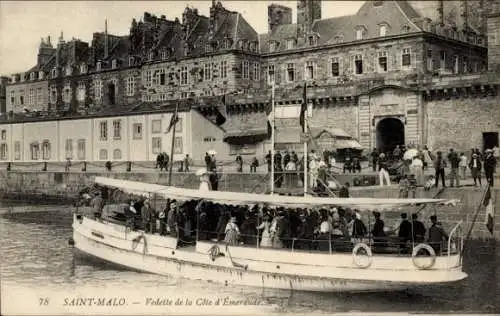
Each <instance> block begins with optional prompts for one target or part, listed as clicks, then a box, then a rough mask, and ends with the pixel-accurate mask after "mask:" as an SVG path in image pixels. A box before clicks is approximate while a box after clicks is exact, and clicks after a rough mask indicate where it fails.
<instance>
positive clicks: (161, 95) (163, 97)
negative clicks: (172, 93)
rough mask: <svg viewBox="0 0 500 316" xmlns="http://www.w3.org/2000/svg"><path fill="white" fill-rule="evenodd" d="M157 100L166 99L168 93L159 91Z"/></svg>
mask: <svg viewBox="0 0 500 316" xmlns="http://www.w3.org/2000/svg"><path fill="white" fill-rule="evenodd" d="M158 100H159V101H166V100H168V94H167V93H160V95H159V96H158Z"/></svg>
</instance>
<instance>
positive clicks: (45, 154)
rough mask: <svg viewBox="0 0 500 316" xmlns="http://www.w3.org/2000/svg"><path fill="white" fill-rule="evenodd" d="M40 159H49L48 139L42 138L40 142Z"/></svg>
mask: <svg viewBox="0 0 500 316" xmlns="http://www.w3.org/2000/svg"><path fill="white" fill-rule="evenodd" d="M42 159H43V160H49V159H50V142H49V141H48V140H44V141H43V142H42Z"/></svg>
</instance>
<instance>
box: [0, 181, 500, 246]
mask: <svg viewBox="0 0 500 316" xmlns="http://www.w3.org/2000/svg"><path fill="white" fill-rule="evenodd" d="M96 176H104V177H111V178H116V179H124V180H132V181H141V182H146V183H155V184H167V183H168V174H167V173H160V174H159V173H122V172H118V173H115V172H111V173H98V172H87V173H77V172H74V173H71V172H70V173H64V172H6V171H1V172H0V178H1V179H2V181H1V182H0V199H1V198H9V197H12V196H14V197H17V198H18V199H21V198H22V197H24V198H25V199H32V198H34V197H45V198H46V199H52V200H53V199H54V198H58V199H60V200H61V201H64V200H71V199H74V198H75V197H76V196H77V195H78V192H79V191H80V190H81V189H83V188H84V187H86V186H88V185H92V184H93V181H94V179H95V177H96ZM267 181H268V180H267V178H266V176H265V175H262V174H231V173H229V174H224V175H223V176H222V178H221V180H220V183H219V189H220V190H225V191H245V192H256V193H261V192H264V191H265V190H266V188H267ZM198 184H199V182H198V177H196V176H195V175H194V174H187V173H174V175H173V178H172V185H174V186H178V187H185V188H197V187H198ZM398 192H399V190H398V187H396V186H394V187H390V188H387V187H385V188H380V187H355V188H352V189H351V195H352V196H353V197H373V198H397V196H398ZM494 192H495V194H494V198H495V199H494V200H495V201H496V203H495V204H496V205H495V209H496V210H499V211H497V212H496V217H495V221H496V225H495V229H496V230H495V235H494V236H495V238H496V239H497V240H500V190H496V191H494ZM434 194H435V192H426V191H423V190H419V191H418V192H417V197H422V198H431V197H433V196H434ZM482 195H483V190H481V189H478V188H460V189H458V188H455V189H453V188H448V189H446V191H445V192H444V193H443V194H441V195H440V196H439V197H440V198H445V199H459V200H460V201H461V202H460V204H459V205H458V206H454V207H449V206H427V207H425V208H424V209H422V210H421V211H420V213H419V217H420V218H421V219H422V221H424V222H425V224H426V225H428V222H429V216H430V215H432V214H434V213H436V214H437V215H438V216H439V220H440V221H441V222H442V223H443V225H444V227H445V229H447V230H448V231H449V230H450V229H452V227H453V226H454V225H455V224H456V223H458V222H459V221H460V220H463V221H464V226H463V227H464V229H465V232H467V231H468V230H469V228H470V227H471V223H472V221H473V218H474V214H475V213H476V209H477V207H478V205H479V203H480V201H481V198H482ZM42 201H45V200H42ZM61 203H62V202H61ZM417 209H418V208H415V207H412V208H407V209H404V210H401V212H403V211H404V212H408V213H411V212H415V211H417ZM398 214H399V212H392V213H387V214H384V219H385V220H386V222H387V223H388V224H387V225H392V224H390V223H393V222H395V220H396V219H397V217H398ZM471 237H472V238H475V239H488V238H491V234H490V233H489V232H488V231H487V229H486V225H485V211H484V208H483V209H481V210H480V212H479V215H478V216H477V220H476V223H475V225H474V226H473V227H472V234H471Z"/></svg>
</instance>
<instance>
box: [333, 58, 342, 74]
mask: <svg viewBox="0 0 500 316" xmlns="http://www.w3.org/2000/svg"><path fill="white" fill-rule="evenodd" d="M338 76H340V62H339V58H338V57H333V58H332V77H338Z"/></svg>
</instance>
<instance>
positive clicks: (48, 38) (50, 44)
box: [47, 35, 52, 47]
mask: <svg viewBox="0 0 500 316" xmlns="http://www.w3.org/2000/svg"><path fill="white" fill-rule="evenodd" d="M47 45H49V46H51V47H52V43H50V35H48V36H47Z"/></svg>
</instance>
